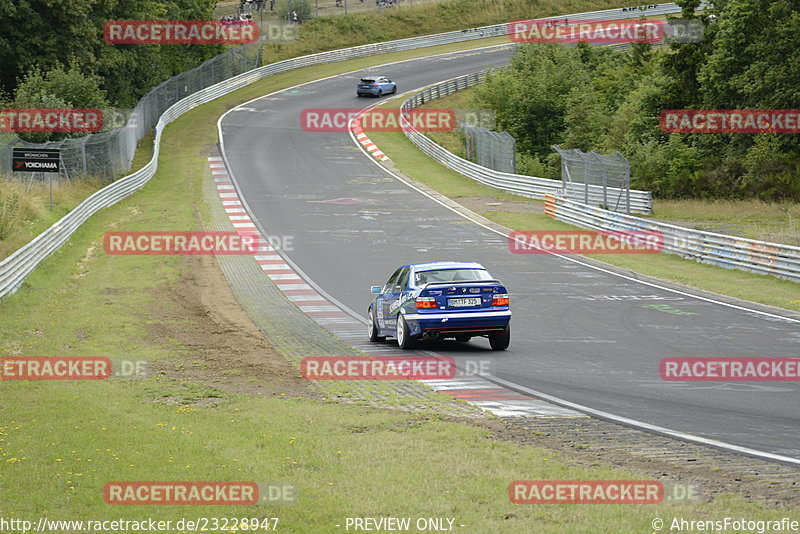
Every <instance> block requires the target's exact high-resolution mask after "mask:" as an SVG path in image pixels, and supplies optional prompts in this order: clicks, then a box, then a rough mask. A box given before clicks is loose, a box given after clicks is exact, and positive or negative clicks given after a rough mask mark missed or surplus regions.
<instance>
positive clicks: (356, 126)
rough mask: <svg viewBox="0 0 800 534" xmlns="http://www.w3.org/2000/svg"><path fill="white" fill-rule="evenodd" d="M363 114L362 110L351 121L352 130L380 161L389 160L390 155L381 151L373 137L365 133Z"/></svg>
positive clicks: (357, 138)
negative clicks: (362, 120) (362, 121)
mask: <svg viewBox="0 0 800 534" xmlns="http://www.w3.org/2000/svg"><path fill="white" fill-rule="evenodd" d="M363 114H364V112H361V113H359V114H358V115H357V116H356V117H354V118H353V121H352V122H351V123H350V131H351V132H353V134H354V135H355V136H356V140H357V141H358V142H359V143H361V144H362V145H363V146H364V148H365V149H366V150H367V152H369V153H370V154H371V155H372V157H374V158H375V159H377V160H378V161H389V156H387V155H386V154H384V153H383V152H381V149H380V148H378V147H377V145H375V143H373V142H372V139H370V138H369V136H367V134H365V133H364V130H363V128H361V115H363Z"/></svg>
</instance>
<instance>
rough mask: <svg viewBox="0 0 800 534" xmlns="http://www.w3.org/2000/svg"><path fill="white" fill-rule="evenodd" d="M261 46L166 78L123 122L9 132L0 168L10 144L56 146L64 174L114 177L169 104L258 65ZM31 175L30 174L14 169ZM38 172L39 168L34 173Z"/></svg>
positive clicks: (7, 160)
mask: <svg viewBox="0 0 800 534" xmlns="http://www.w3.org/2000/svg"><path fill="white" fill-rule="evenodd" d="M260 61H261V47H260V45H252V46H250V47H249V49H248V45H242V46H239V47H237V48H232V49H230V50H228V51H227V52H225V53H223V54H220V55H218V56H216V57H214V58H212V59H210V60H208V61H206V62H205V63H203V64H202V65H199V66H198V67H195V68H194V69H192V70H189V71H186V72H183V73H181V74H178V75H177V76H173V77H172V78H169V79H168V80H166V81H165V82H163V83H161V84H160V85H158V86H156V87H155V88H153V89H152V90H151V91H150V92H148V93H147V94H146V95H145V96H143V97H142V99H141V100H139V103H138V104H137V105H136V107H135V108H134V110H133V112H132V113H131V114H130V117H129V118H128V120H127V122H126V123H125V125H124V126H123V127H121V128H117V129H115V130H110V131H106V132H100V133H96V134H91V135H87V136H84V137H79V138H75V139H64V140H61V141H54V142H49V143H28V142H25V141H23V140H22V139H20V138H19V137H16V136H12V137H10V138H4V139H2V141H0V169H10V168H11V153H12V148H40V149H42V148H59V149H61V159H62V165H63V168H64V169H65V171H66V175H67V176H69V177H72V178H74V177H76V176H87V175H88V176H96V177H104V178H113V177H115V176H119V175H120V174H124V173H125V172H127V171H129V170H130V168H131V163H132V161H133V156H134V154H135V152H136V146H137V144H138V142H139V141H140V140H141V139H142V138H143V137H144V136H145V134H146V133H147V132H148V131H149V130H150V129H152V128H153V127H154V126H155V124H156V122H158V119H159V117H161V115H162V114H163V113H164V111H166V110H167V109H168V108H169V107H170V106H172V105H173V104H175V103H176V102H178V101H179V100H181V99H183V98H186V97H187V96H189V95H191V94H193V93H196V92H197V91H200V90H201V89H205V88H206V87H210V86H212V85H214V84H216V83H219V82H221V81H223V80H226V79H228V78H231V77H233V76H236V75H237V74H241V73H243V72H246V71H248V70H252V69H254V68H256V67H258V65H259V63H260ZM14 174H15V175H23V176H16V178H21V179H32V178H33V177H32V176H29V175H31V174H32V173H14ZM36 175H37V176H41V174H40V173H36Z"/></svg>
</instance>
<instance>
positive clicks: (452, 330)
mask: <svg viewBox="0 0 800 534" xmlns="http://www.w3.org/2000/svg"><path fill="white" fill-rule="evenodd" d="M371 291H372V293H373V294H374V295H375V297H374V299H373V301H372V303H371V304H370V306H369V311H368V313H369V327H368V333H369V340H370V341H374V342H377V341H384V340H385V339H386V338H387V337H394V338H395V339H397V344H398V345H399V346H400V348H402V349H411V348H414V347H415V346H416V344H417V342H419V341H425V340H429V339H446V338H453V339H455V340H456V341H469V340H470V338H472V337H475V336H484V337H488V338H489V344H490V345H491V347H492V349H493V350H505V349H507V348H508V345H509V342H510V340H511V325H510V321H511V309H510V308H509V301H508V291H507V290H506V288H505V286H504V285H503V284H502V283H501V282H500V281H499V280H496V279H495V278H494V277H492V275H490V274H489V272H488V271H487V270H486V269H485V268H484V267H483V266H482V265H481V264H479V263H472V262H431V263H417V264H412V265H403V266H402V267H399V268H398V269H397V270H396V271H395V272H394V273H393V274H392V276H391V277H389V280H388V281H387V282H386V284H384V285H383V286H382V287H381V286H372V288H371Z"/></svg>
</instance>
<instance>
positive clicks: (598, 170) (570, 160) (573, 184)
mask: <svg viewBox="0 0 800 534" xmlns="http://www.w3.org/2000/svg"><path fill="white" fill-rule="evenodd" d="M553 148H554V149H555V150H556V152H558V154H559V156H561V181H562V184H563V187H564V191H566V192H567V194H568V195H569V196H570V198H573V199H576V200H577V199H582V202H583V203H584V204H590V205H593V206H600V207H602V208H605V209H608V210H612V211H625V213H628V214H629V213H630V212H631V165H630V163H628V160H627V159H625V156H623V155H622V154H620V153H619V152H614V153H613V154H607V155H604V154H598V153H597V152H594V151H592V152H583V151H582V150H579V149H577V148H575V149H570V150H567V149H563V148H560V147H559V146H558V145H553ZM591 186H599V187H600V193H601V198H598V196H597V195H596V194H590V189H591Z"/></svg>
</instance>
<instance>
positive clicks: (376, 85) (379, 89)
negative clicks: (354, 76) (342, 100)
mask: <svg viewBox="0 0 800 534" xmlns="http://www.w3.org/2000/svg"><path fill="white" fill-rule="evenodd" d="M396 92H397V84H396V83H394V82H393V81H392V80H390V79H389V78H387V77H386V76H371V77H369V78H361V81H360V82H358V87H356V94H357V95H358V96H377V97H382V96H383V95H389V94H392V95H393V94H395V93H396Z"/></svg>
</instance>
